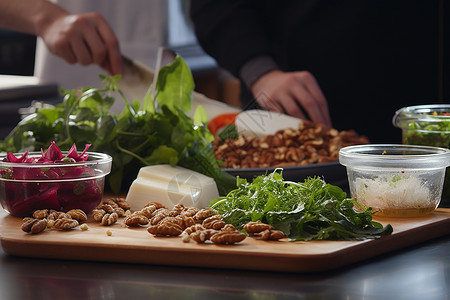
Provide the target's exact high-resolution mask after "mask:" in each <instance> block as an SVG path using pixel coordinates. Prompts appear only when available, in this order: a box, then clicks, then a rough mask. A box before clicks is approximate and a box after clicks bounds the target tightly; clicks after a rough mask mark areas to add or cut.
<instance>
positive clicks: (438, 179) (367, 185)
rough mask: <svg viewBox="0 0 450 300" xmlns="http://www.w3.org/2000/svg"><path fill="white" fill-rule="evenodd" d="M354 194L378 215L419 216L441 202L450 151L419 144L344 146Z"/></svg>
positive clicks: (343, 156)
mask: <svg viewBox="0 0 450 300" xmlns="http://www.w3.org/2000/svg"><path fill="white" fill-rule="evenodd" d="M339 162H340V163H341V164H342V165H344V166H345V167H346V169H347V176H348V180H349V187H350V193H351V196H352V197H353V198H356V199H357V200H358V202H360V203H361V204H363V205H364V206H366V207H372V209H373V211H374V212H376V215H377V216H382V217H417V216H422V215H426V214H428V213H430V212H432V211H434V210H435V209H436V207H437V206H438V205H439V203H440V201H441V195H442V188H443V184H444V176H445V169H446V167H448V166H450V150H449V149H445V148H440V147H430V146H415V145H411V146H409V145H392V144H379V145H359V146H349V147H345V148H342V149H341V150H340V152H339Z"/></svg>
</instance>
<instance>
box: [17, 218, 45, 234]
mask: <svg viewBox="0 0 450 300" xmlns="http://www.w3.org/2000/svg"><path fill="white" fill-rule="evenodd" d="M45 228H47V220H46V219H31V218H29V219H26V220H25V221H24V222H23V223H22V230H23V231H25V232H28V233H31V234H37V233H41V232H42V231H44V230H45Z"/></svg>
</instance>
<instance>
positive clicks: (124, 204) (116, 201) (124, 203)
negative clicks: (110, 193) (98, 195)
mask: <svg viewBox="0 0 450 300" xmlns="http://www.w3.org/2000/svg"><path fill="white" fill-rule="evenodd" d="M103 203H107V204H110V205H112V206H114V205H117V206H118V207H120V208H122V209H123V210H124V211H127V210H129V209H130V203H128V202H127V201H126V200H125V198H123V197H113V198H109V199H106V200H105V201H103ZM113 203H114V204H113Z"/></svg>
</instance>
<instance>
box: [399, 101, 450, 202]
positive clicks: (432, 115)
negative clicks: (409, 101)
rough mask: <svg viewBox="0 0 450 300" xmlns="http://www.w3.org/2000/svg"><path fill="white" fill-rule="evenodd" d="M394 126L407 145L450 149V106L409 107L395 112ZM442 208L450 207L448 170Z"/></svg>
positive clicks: (449, 177)
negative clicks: (400, 132)
mask: <svg viewBox="0 0 450 300" xmlns="http://www.w3.org/2000/svg"><path fill="white" fill-rule="evenodd" d="M392 123H393V124H394V126H396V127H398V128H400V129H401V130H402V141H403V144H406V145H424V146H434V147H443V148H448V149H450V104H431V105H416V106H408V107H404V108H401V109H399V110H398V111H396V112H395V115H394V118H393V120H392ZM441 206H445V207H449V206H450V170H449V169H447V174H446V176H445V183H444V189H443V192H442V201H441Z"/></svg>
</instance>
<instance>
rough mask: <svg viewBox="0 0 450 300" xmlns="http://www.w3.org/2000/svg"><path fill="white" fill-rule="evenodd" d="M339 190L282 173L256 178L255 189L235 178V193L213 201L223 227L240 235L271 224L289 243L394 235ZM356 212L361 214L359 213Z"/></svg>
mask: <svg viewBox="0 0 450 300" xmlns="http://www.w3.org/2000/svg"><path fill="white" fill-rule="evenodd" d="M346 196H347V194H346V193H345V192H344V191H343V190H342V189H341V188H339V187H338V186H334V185H330V184H327V183H325V182H324V181H323V180H322V179H321V178H317V177H315V178H308V179H306V180H305V181H304V182H299V183H295V182H290V181H284V180H283V176H282V169H276V170H275V171H274V172H273V173H271V174H269V175H261V176H258V177H256V178H255V179H254V180H253V181H252V182H251V183H249V182H247V180H246V179H242V178H239V177H238V178H237V188H236V189H234V190H232V191H231V192H230V193H229V194H228V195H227V196H223V197H219V198H217V199H214V200H212V201H211V207H212V208H214V209H216V210H217V211H218V212H219V213H220V214H222V215H223V216H224V221H225V222H227V223H230V224H233V225H234V226H235V227H237V228H240V229H242V228H243V226H244V225H245V224H246V223H247V222H250V221H261V222H263V223H266V224H270V225H272V226H273V227H275V228H276V229H278V230H281V231H283V232H284V233H285V235H286V236H287V237H289V239H290V240H291V241H298V240H304V241H307V240H354V239H365V238H379V237H381V236H382V235H386V234H390V233H392V227H391V225H387V226H385V227H383V226H382V225H381V224H380V223H378V222H375V221H373V220H372V211H371V209H370V208H368V209H365V208H364V207H363V206H362V205H361V204H360V203H358V202H357V201H356V200H355V199H349V198H346ZM355 207H356V208H357V209H355Z"/></svg>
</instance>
